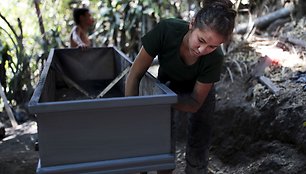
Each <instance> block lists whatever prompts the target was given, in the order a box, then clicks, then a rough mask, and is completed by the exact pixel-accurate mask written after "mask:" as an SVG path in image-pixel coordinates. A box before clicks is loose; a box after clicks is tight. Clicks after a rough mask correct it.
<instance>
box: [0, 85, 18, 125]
mask: <svg viewBox="0 0 306 174" xmlns="http://www.w3.org/2000/svg"><path fill="white" fill-rule="evenodd" d="M0 96H1V98H2V100H3V103H4V107H5V110H6V112H7V115H8V117H9V119H10V121H11V124H12V127H13V128H15V127H16V126H18V123H17V121H16V119H15V116H14V114H13V111H12V109H11V107H10V106H9V103H8V100H7V98H6V95H5V93H4V90H3V89H2V85H1V82H0Z"/></svg>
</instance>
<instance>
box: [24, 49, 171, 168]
mask: <svg viewBox="0 0 306 174" xmlns="http://www.w3.org/2000/svg"><path fill="white" fill-rule="evenodd" d="M129 66H131V61H130V60H129V59H128V58H127V56H126V55H124V54H123V53H122V52H120V51H119V50H118V49H116V48H115V47H102V48H89V49H87V50H85V51H81V50H80V49H52V50H51V51H50V54H49V57H48V59H47V62H46V63H45V66H44V69H43V71H42V73H41V76H40V80H39V82H38V84H37V87H36V89H35V91H34V94H33V96H32V98H31V100H30V102H29V110H30V112H31V113H33V114H35V115H36V117H37V124H38V140H39V156H40V161H39V165H38V168H37V173H57V174H58V173H105V174H106V173H107V174H111V173H136V172H141V171H152V170H162V169H171V168H174V167H175V162H174V154H173V152H172V151H171V108H170V107H171V105H172V104H173V103H175V102H176V101H177V96H176V94H175V93H173V92H172V91H171V90H169V89H168V88H167V87H166V86H164V85H163V84H161V83H159V82H158V81H157V80H156V79H155V78H154V77H153V76H152V75H150V74H149V73H146V74H145V76H144V78H143V79H142V81H141V85H140V89H139V90H140V95H139V96H131V97H124V82H125V78H126V75H124V76H123V78H121V79H120V80H119V81H118V82H117V83H116V84H115V85H114V86H113V87H112V88H111V90H110V91H108V92H107V93H106V94H105V95H104V96H103V97H102V98H96V97H97V96H98V95H99V94H100V92H101V91H103V90H104V89H105V88H106V87H107V85H109V84H111V82H113V81H114V79H116V77H117V79H118V75H120V74H122V72H123V71H124V70H125V69H126V68H127V67H129ZM113 83H114V82H113ZM76 84H77V85H76ZM78 87H79V89H77V88H78Z"/></svg>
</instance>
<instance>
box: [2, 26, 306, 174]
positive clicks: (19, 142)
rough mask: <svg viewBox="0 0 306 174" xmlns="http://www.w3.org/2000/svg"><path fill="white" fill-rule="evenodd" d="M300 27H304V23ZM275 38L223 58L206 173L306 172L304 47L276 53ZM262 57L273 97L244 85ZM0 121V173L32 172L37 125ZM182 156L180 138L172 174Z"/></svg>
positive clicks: (254, 82)
mask: <svg viewBox="0 0 306 174" xmlns="http://www.w3.org/2000/svg"><path fill="white" fill-rule="evenodd" d="M299 25H301V26H302V28H303V27H304V28H305V22H304V23H302V24H299ZM299 25H298V26H299ZM290 26H291V25H290V24H288V25H287V28H290ZM295 28H296V29H297V30H299V31H301V29H299V27H295ZM283 30H284V31H283V32H282V33H288V32H287V31H286V27H284V29H283ZM290 31H291V30H290ZM302 32H304V30H302ZM295 35H297V34H295ZM304 36H305V33H304ZM278 38H279V37H273V38H272V37H269V36H265V37H263V36H261V37H255V36H254V37H253V39H252V40H251V41H249V42H248V43H245V42H244V43H243V42H241V41H239V42H237V43H235V44H233V45H232V47H231V49H232V50H231V51H230V52H229V53H228V54H227V59H226V62H225V65H226V66H225V68H224V72H223V74H222V79H221V81H220V82H219V83H217V84H216V91H217V99H218V102H217V109H216V114H215V130H214V141H213V144H212V148H211V155H210V167H209V170H210V173H215V174H223V173H224V174H227V173H232V174H256V173H258V174H262V173H263V174H274V173H275V174H302V173H305V171H306V155H305V154H306V114H305V112H306V91H305V89H303V88H305V85H306V82H303V81H299V80H298V79H299V77H302V75H301V74H303V73H306V65H305V62H306V58H305V57H306V56H305V48H303V47H299V46H297V45H292V44H289V43H287V42H284V46H285V47H286V48H288V49H284V47H283V48H281V49H280V47H278V46H279V45H278V44H277V43H279V39H278ZM299 38H302V37H299ZM302 39H304V40H305V41H306V38H302ZM272 53H274V54H272ZM265 56H268V57H270V58H272V59H273V60H275V59H279V60H278V61H276V62H277V64H276V63H275V61H274V63H273V64H271V65H269V66H268V67H267V68H265V69H264V72H263V74H262V75H264V76H265V77H267V78H269V79H270V80H271V82H272V83H273V84H274V85H276V86H277V88H279V89H280V90H279V91H278V92H277V93H273V92H272V91H271V90H270V89H269V88H268V87H267V86H266V85H265V84H264V83H261V82H260V81H258V78H253V79H252V78H251V80H249V81H248V79H249V77H250V74H252V72H253V69H254V68H255V67H256V65H257V64H258V62H259V60H260V58H261V57H265ZM289 60H290V61H289ZM292 60H294V62H295V63H292V62H291V61H292ZM0 118H1V121H2V122H3V123H4V125H5V126H6V137H5V138H4V139H3V140H2V141H0V174H16V173H20V174H32V173H35V169H36V166H37V162H38V152H37V151H35V150H34V143H35V140H36V138H37V126H36V123H35V122H34V121H28V122H26V123H23V124H21V125H20V126H18V127H17V129H15V130H13V129H12V128H9V126H8V125H9V123H8V121H7V120H6V119H5V118H6V116H5V115H1V116H0ZM182 127H184V126H182ZM182 132H183V131H182ZM182 137H183V136H182ZM184 154H185V153H184V140H183V139H181V140H180V141H179V142H178V148H177V168H176V170H175V172H174V173H177V174H183V173H184V172H183V168H184V165H185V162H184ZM150 173H152V174H153V173H155V172H150Z"/></svg>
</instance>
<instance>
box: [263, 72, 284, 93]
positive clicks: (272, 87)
mask: <svg viewBox="0 0 306 174" xmlns="http://www.w3.org/2000/svg"><path fill="white" fill-rule="evenodd" d="M259 82H261V83H262V84H264V85H265V86H267V87H268V88H269V89H270V90H271V91H272V92H273V93H274V94H277V93H278V92H279V91H280V88H279V87H277V85H275V84H274V83H273V82H272V81H271V80H270V79H269V78H268V77H266V76H260V77H259Z"/></svg>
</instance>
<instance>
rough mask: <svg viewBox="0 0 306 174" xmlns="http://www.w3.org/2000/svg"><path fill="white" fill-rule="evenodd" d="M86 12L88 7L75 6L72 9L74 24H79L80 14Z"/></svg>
mask: <svg viewBox="0 0 306 174" xmlns="http://www.w3.org/2000/svg"><path fill="white" fill-rule="evenodd" d="M86 13H89V9H88V8H75V9H74V10H73V20H74V22H75V24H77V25H79V24H80V16H83V15H85V14H86Z"/></svg>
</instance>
